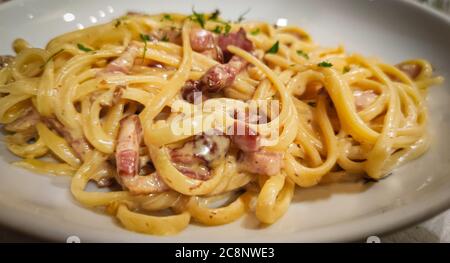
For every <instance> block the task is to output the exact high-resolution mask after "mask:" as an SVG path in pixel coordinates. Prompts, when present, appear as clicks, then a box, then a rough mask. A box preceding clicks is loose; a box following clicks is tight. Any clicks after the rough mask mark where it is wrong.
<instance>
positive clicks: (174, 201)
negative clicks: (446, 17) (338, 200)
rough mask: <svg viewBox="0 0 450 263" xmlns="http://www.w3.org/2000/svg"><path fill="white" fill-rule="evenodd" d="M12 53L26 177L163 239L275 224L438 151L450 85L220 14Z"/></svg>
mask: <svg viewBox="0 0 450 263" xmlns="http://www.w3.org/2000/svg"><path fill="white" fill-rule="evenodd" d="M13 49H14V51H15V52H16V55H15V56H2V57H1V61H0V93H1V98H0V120H1V123H3V128H4V131H5V136H4V140H5V142H6V145H7V147H8V149H9V150H10V151H11V152H12V153H14V154H15V155H17V156H19V157H21V158H22V159H21V160H20V161H18V162H15V165H17V166H20V167H24V168H27V169H30V170H32V171H36V172H40V173H51V174H55V175H68V176H71V177H72V180H71V186H70V190H71V192H72V194H73V197H74V198H75V199H76V200H77V201H78V202H80V203H82V204H83V205H85V206H86V207H92V208H94V207H97V208H100V209H103V210H104V211H105V212H106V213H109V214H111V215H113V216H115V217H116V218H117V219H118V221H119V222H120V223H121V224H122V225H123V226H124V227H125V228H127V229H129V230H133V231H137V232H141V233H147V234H154V235H168V234H175V233H177V232H179V231H181V230H183V229H185V228H186V227H187V226H188V225H189V222H198V223H200V224H204V225H222V224H227V223H230V222H233V221H235V220H237V219H238V218H240V217H241V216H242V215H243V214H244V213H246V212H251V213H255V215H256V217H257V219H258V220H259V221H260V222H261V223H263V224H271V223H274V222H276V221H277V220H278V219H279V218H280V217H281V216H283V214H285V213H286V211H287V210H288V207H289V204H290V202H291V200H292V197H293V195H294V190H295V188H296V187H298V188H300V191H301V188H305V187H312V186H315V185H318V184H327V183H339V182H353V181H357V180H362V179H372V180H379V179H382V178H383V177H385V176H386V175H388V174H389V173H390V172H391V171H392V170H393V169H394V168H395V167H397V166H399V165H401V164H403V163H405V162H407V161H410V160H412V159H414V158H416V157H418V156H420V155H421V154H423V153H424V152H425V151H426V150H427V148H428V146H429V138H428V135H427V131H426V123H427V109H426V105H425V101H424V99H425V95H426V92H427V88H428V87H429V86H431V85H434V84H438V83H440V82H442V78H441V77H434V76H433V70H432V67H431V65H430V63H428V62H427V61H425V60H420V59H414V60H409V61H405V62H402V63H400V64H398V65H396V66H392V65H389V64H386V63H383V62H382V61H380V60H378V59H376V58H367V57H364V56H362V55H358V54H346V53H345V51H344V48H343V47H342V46H339V47H336V48H326V47H321V46H319V45H317V44H316V43H314V42H313V41H312V39H311V37H310V36H309V35H308V33H306V32H305V31H303V30H302V29H301V28H299V27H295V26H283V27H277V26H273V25H270V24H268V23H265V22H243V21H238V22H229V21H225V20H223V19H222V18H221V17H220V14H219V12H218V11H216V12H214V13H211V14H201V13H196V12H194V14H192V15H181V14H157V15H146V14H140V13H128V14H127V15H126V16H123V17H120V18H118V19H116V20H114V21H112V22H110V23H107V24H103V25H98V26H94V27H89V28H85V29H82V30H77V31H75V32H71V33H67V34H64V35H60V36H58V37H56V38H54V39H52V40H51V41H50V42H49V43H48V44H47V46H46V47H45V48H44V49H41V48H34V47H31V46H30V45H29V44H28V43H27V42H26V41H25V40H23V39H17V40H15V41H14V43H13ZM89 183H94V184H96V186H97V187H98V188H104V189H107V190H104V189H103V190H95V189H94V190H92V187H87V186H88V184H89ZM94 188H95V187H94ZM88 189H90V190H88Z"/></svg>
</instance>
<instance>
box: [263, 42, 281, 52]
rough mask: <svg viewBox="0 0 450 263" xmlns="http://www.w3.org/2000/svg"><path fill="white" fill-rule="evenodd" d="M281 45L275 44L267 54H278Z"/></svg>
mask: <svg viewBox="0 0 450 263" xmlns="http://www.w3.org/2000/svg"><path fill="white" fill-rule="evenodd" d="M279 45H280V42H279V41H277V42H275V44H273V46H272V47H271V48H269V50H267V51H266V53H269V54H276V53H277V52H278V48H279Z"/></svg>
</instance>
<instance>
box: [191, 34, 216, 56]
mask: <svg viewBox="0 0 450 263" xmlns="http://www.w3.org/2000/svg"><path fill="white" fill-rule="evenodd" d="M189 39H190V40H191V47H192V50H194V51H196V52H203V51H206V50H208V49H213V48H214V47H215V46H216V43H215V42H216V41H215V39H214V35H213V33H211V32H209V31H208V30H205V29H199V28H194V29H192V30H191V32H190V34H189Z"/></svg>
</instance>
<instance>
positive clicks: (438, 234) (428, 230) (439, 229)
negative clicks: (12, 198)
mask: <svg viewBox="0 0 450 263" xmlns="http://www.w3.org/2000/svg"><path fill="white" fill-rule="evenodd" d="M8 1H21V0H0V4H1V3H4V2H8ZM361 1H363V0H361ZM408 1H416V2H419V3H421V4H423V5H428V6H431V7H433V8H435V9H436V10H439V11H440V12H443V13H445V14H447V15H449V16H450V0H408ZM379 238H380V241H381V242H382V243H392V242H406V243H415V242H426V243H433V242H445V243H450V210H447V211H446V212H444V213H442V214H440V215H438V216H436V217H434V218H432V219H430V220H428V221H426V222H424V223H422V224H419V225H416V226H413V227H410V228H408V229H405V230H401V231H398V232H395V233H392V234H389V235H385V236H381V237H379ZM61 241H62V242H64V240H61ZM360 241H361V242H365V241H366V240H360ZM0 242H46V240H41V239H39V238H36V237H32V236H29V235H26V234H22V233H20V232H17V231H15V230H12V229H8V228H5V227H2V226H1V225H0Z"/></svg>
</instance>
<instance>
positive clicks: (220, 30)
mask: <svg viewBox="0 0 450 263" xmlns="http://www.w3.org/2000/svg"><path fill="white" fill-rule="evenodd" d="M212 32H213V33H216V34H220V33H222V27H221V26H216V28H214V30H212Z"/></svg>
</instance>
